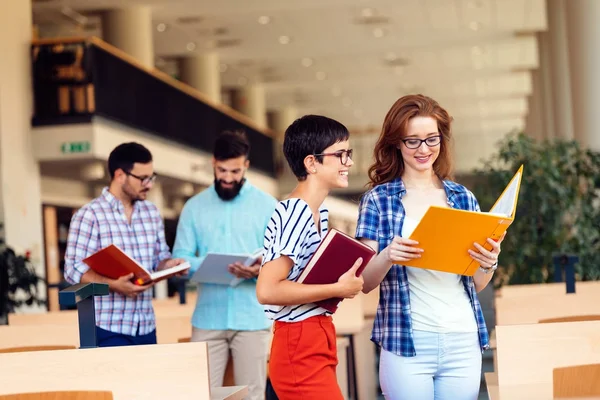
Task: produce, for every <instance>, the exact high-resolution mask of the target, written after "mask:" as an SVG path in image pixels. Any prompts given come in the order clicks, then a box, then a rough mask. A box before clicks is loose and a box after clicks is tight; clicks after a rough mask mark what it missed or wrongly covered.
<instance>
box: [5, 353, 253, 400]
mask: <svg viewBox="0 0 600 400" xmlns="http://www.w3.org/2000/svg"><path fill="white" fill-rule="evenodd" d="M0 376H1V377H2V385H0V395H6V394H18V393H24V392H45V391H65V390H104V391H107V390H109V391H111V392H112V393H113V396H114V398H115V400H136V399H140V400H141V399H148V400H152V399H168V398H173V399H182V400H184V399H190V400H191V399H194V400H241V399H242V398H243V397H244V396H246V395H247V392H248V390H247V387H229V388H215V389H212V390H211V388H210V385H209V379H208V356H207V345H206V343H180V344H167V345H155V346H125V347H107V348H94V349H84V350H56V351H36V352H25V353H7V354H0Z"/></svg>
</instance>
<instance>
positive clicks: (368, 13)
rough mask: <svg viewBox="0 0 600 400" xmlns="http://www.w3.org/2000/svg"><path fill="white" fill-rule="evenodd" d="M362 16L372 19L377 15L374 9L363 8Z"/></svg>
mask: <svg viewBox="0 0 600 400" xmlns="http://www.w3.org/2000/svg"><path fill="white" fill-rule="evenodd" d="M360 15H362V16H363V17H365V18H370V17H372V16H373V15H375V12H374V11H373V9H372V8H363V9H362V11H361V12H360Z"/></svg>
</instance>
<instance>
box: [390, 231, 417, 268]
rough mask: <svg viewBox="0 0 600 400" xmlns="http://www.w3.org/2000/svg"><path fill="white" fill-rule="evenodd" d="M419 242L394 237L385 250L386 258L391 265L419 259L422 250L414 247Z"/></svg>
mask: <svg viewBox="0 0 600 400" xmlns="http://www.w3.org/2000/svg"><path fill="white" fill-rule="evenodd" d="M418 244H419V242H417V241H415V240H411V239H407V238H403V237H400V236H394V239H392V242H391V243H390V244H389V245H388V247H386V248H385V250H384V251H385V252H386V256H387V257H386V258H387V260H388V261H389V262H391V263H400V264H401V263H402V262H405V261H409V260H414V259H415V258H419V257H421V253H423V249H420V248H418V247H415V246H416V245H418Z"/></svg>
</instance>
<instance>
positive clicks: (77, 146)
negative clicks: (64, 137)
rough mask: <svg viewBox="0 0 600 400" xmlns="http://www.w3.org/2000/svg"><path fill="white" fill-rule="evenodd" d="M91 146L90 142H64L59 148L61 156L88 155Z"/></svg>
mask: <svg viewBox="0 0 600 400" xmlns="http://www.w3.org/2000/svg"><path fill="white" fill-rule="evenodd" d="M91 148H92V145H91V144H90V142H87V141H85V142H66V143H63V144H62V145H61V146H60V151H61V152H62V153H63V154H72V153H88V152H89V151H90V149H91Z"/></svg>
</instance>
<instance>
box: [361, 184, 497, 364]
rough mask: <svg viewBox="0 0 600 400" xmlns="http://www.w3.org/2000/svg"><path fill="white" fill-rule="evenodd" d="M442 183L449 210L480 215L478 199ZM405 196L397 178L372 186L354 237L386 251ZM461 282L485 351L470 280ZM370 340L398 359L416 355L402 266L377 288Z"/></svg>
mask: <svg viewBox="0 0 600 400" xmlns="http://www.w3.org/2000/svg"><path fill="white" fill-rule="evenodd" d="M442 183H443V185H444V191H445V192H446V198H447V201H448V205H449V206H450V207H452V208H456V209H459V210H468V211H480V209H479V204H478V203H477V199H476V198H475V196H474V195H473V193H471V192H470V191H469V190H467V189H466V188H465V187H464V186H462V185H460V184H458V183H455V182H452V181H448V180H445V181H443V182H442ZM405 195H406V187H405V186H404V182H402V179H400V178H397V179H395V180H393V181H391V182H387V183H384V184H381V185H378V186H375V187H374V188H373V189H371V190H370V191H368V192H367V193H365V195H364V196H363V197H362V198H361V201H360V207H359V216H358V224H357V227H356V235H355V236H356V237H357V238H365V239H369V240H375V241H377V243H378V245H379V251H382V250H383V249H385V248H386V247H387V246H388V245H389V244H390V243H391V242H392V239H393V238H394V236H401V232H402V228H403V225H404V219H405V216H406V213H405V211H404V206H403V205H402V197H404V196H405ZM461 281H462V284H463V287H464V290H465V292H466V294H467V296H468V297H469V302H470V305H471V309H472V311H473V315H474V317H475V320H476V322H477V330H478V333H479V344H480V346H481V350H482V351H484V350H486V349H487V348H489V337H488V332H487V327H486V325H485V319H484V317H483V311H482V310H481V304H480V303H479V299H478V298H477V291H476V290H475V283H474V281H473V277H471V276H462V277H461ZM371 340H372V341H373V342H375V343H377V344H378V345H379V346H381V347H383V348H384V349H385V350H387V351H389V352H390V353H394V354H397V355H399V356H404V357H413V356H415V355H416V354H417V353H416V350H415V344H414V340H413V321H412V316H411V308H410V285H409V281H408V274H407V272H406V267H405V266H402V265H396V264H394V265H392V267H391V268H390V270H389V271H388V273H387V275H386V276H385V278H383V281H382V282H381V284H380V285H379V305H378V306H377V314H376V316H375V322H374V324H373V334H372V335H371Z"/></svg>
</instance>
